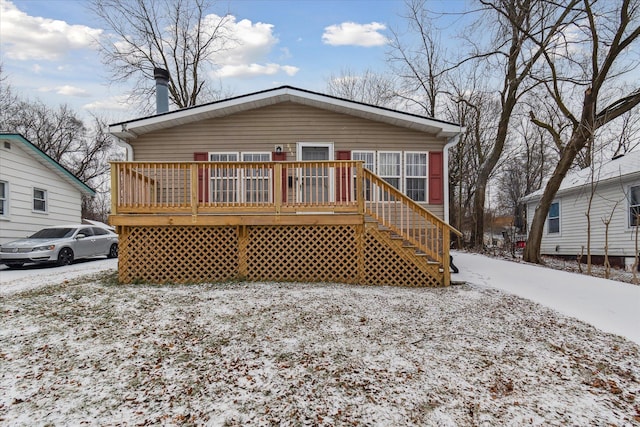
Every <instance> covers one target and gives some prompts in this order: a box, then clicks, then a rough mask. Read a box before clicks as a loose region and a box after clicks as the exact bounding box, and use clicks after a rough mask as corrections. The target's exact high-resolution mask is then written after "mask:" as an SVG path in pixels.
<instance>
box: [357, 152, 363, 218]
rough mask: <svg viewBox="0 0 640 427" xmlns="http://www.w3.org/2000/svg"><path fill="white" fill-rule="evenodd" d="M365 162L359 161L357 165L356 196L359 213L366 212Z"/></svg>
mask: <svg viewBox="0 0 640 427" xmlns="http://www.w3.org/2000/svg"><path fill="white" fill-rule="evenodd" d="M363 165H364V162H358V163H357V165H356V197H357V198H358V213H359V214H361V215H363V214H364V172H363V170H362V169H363Z"/></svg>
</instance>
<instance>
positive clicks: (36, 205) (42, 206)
mask: <svg viewBox="0 0 640 427" xmlns="http://www.w3.org/2000/svg"><path fill="white" fill-rule="evenodd" d="M33 210H34V211H36V212H46V211H47V190H41V189H39V188H34V189H33Z"/></svg>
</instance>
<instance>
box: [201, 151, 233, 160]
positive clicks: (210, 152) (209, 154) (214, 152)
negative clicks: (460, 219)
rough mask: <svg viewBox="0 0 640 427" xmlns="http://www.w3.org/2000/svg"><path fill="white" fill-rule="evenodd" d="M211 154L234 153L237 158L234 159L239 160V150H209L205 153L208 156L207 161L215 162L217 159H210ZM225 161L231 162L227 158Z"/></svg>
mask: <svg viewBox="0 0 640 427" xmlns="http://www.w3.org/2000/svg"><path fill="white" fill-rule="evenodd" d="M212 154H217V155H220V154H226V155H229V154H234V155H235V156H236V158H237V160H235V161H236V162H239V161H240V152H239V151H209V152H208V153H207V155H208V156H209V161H210V162H216V161H217V160H211V155H212ZM223 161H224V160H223ZM227 161H229V162H232V160H227Z"/></svg>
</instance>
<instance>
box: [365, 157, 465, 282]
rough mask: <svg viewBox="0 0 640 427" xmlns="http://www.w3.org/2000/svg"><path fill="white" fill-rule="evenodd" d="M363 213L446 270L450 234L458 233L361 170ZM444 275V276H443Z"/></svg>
mask: <svg viewBox="0 0 640 427" xmlns="http://www.w3.org/2000/svg"><path fill="white" fill-rule="evenodd" d="M363 188H364V198H365V202H364V207H365V209H364V212H365V214H366V215H369V216H371V217H373V218H375V219H376V220H377V221H378V222H379V223H380V224H382V225H383V226H384V227H388V228H389V229H390V230H391V231H393V232H395V233H396V234H398V235H399V236H401V237H402V238H403V239H404V240H406V241H408V242H409V243H411V244H412V245H414V246H416V248H417V249H418V250H420V251H421V252H423V253H424V254H426V255H427V256H428V257H430V258H431V259H432V260H434V261H437V262H439V263H440V264H441V265H442V266H443V268H444V270H445V271H446V272H448V271H449V244H450V232H453V233H455V234H458V235H460V232H459V231H458V230H456V229H455V228H453V227H451V226H450V225H449V224H447V223H445V222H444V221H442V220H441V219H440V218H438V217H437V216H435V215H433V214H432V213H431V212H429V211H428V210H426V209H425V208H423V207H422V206H420V205H419V204H418V203H416V202H414V201H413V200H411V199H410V198H409V197H407V196H405V195H404V194H403V193H401V192H400V191H398V190H397V189H396V188H395V187H393V186H392V185H391V184H389V183H388V182H386V181H384V180H383V179H382V178H380V177H379V176H377V175H375V174H374V173H373V172H371V171H369V170H368V169H363ZM447 276H448V275H447Z"/></svg>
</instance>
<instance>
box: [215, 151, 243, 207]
mask: <svg viewBox="0 0 640 427" xmlns="http://www.w3.org/2000/svg"><path fill="white" fill-rule="evenodd" d="M209 160H210V161H212V162H237V161H238V153H209ZM238 178H239V177H238V169H237V168H233V167H231V168H227V167H223V166H212V167H211V192H212V193H213V194H212V196H211V201H213V202H216V203H235V202H237V201H238Z"/></svg>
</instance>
